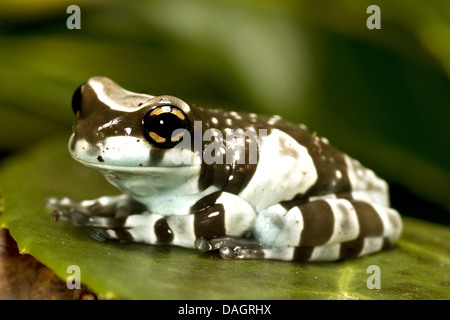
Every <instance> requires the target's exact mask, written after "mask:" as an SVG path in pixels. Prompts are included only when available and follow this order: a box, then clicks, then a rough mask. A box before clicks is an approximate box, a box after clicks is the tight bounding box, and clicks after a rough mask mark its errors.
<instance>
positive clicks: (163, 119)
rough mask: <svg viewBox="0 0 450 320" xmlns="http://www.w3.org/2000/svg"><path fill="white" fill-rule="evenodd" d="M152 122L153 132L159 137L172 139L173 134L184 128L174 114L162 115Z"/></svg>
mask: <svg viewBox="0 0 450 320" xmlns="http://www.w3.org/2000/svg"><path fill="white" fill-rule="evenodd" d="M155 118H156V119H155V120H154V121H152V124H151V128H152V129H151V130H152V131H153V132H154V133H156V134H157V135H158V136H160V137H163V138H166V139H170V138H171V137H172V132H173V131H174V130H176V129H178V128H182V127H183V126H182V121H181V119H180V118H178V117H177V116H176V115H174V114H172V113H162V114H160V115H157V116H156V117H155Z"/></svg>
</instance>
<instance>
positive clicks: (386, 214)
mask: <svg viewBox="0 0 450 320" xmlns="http://www.w3.org/2000/svg"><path fill="white" fill-rule="evenodd" d="M371 205H372V207H373V208H374V209H375V211H376V212H377V213H378V216H379V217H380V219H381V221H382V223H383V237H384V238H387V239H389V242H390V243H391V244H393V243H395V242H396V241H397V240H398V238H399V237H400V234H401V232H402V228H403V226H402V219H401V217H400V214H399V213H398V212H397V210H395V209H392V208H388V207H384V206H381V205H377V204H371Z"/></svg>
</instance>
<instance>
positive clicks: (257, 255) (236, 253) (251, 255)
mask: <svg viewBox="0 0 450 320" xmlns="http://www.w3.org/2000/svg"><path fill="white" fill-rule="evenodd" d="M219 252H220V256H221V257H222V258H224V259H250V260H259V259H264V249H263V248H262V247H260V246H259V247H255V246H254V247H241V246H236V247H223V248H221V249H220V251H219Z"/></svg>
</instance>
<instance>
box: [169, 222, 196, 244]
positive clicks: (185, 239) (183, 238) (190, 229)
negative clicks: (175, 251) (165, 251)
mask: <svg viewBox="0 0 450 320" xmlns="http://www.w3.org/2000/svg"><path fill="white" fill-rule="evenodd" d="M166 221H167V224H168V225H169V227H170V230H172V233H173V240H172V243H171V244H173V245H176V246H182V247H185V248H195V240H196V236H195V230H194V215H193V214H189V215H187V216H181V215H173V216H168V217H167V218H166Z"/></svg>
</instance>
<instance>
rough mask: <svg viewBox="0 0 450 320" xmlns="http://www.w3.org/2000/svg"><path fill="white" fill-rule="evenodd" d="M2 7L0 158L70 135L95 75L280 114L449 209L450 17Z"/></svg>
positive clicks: (181, 3) (415, 5)
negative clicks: (376, 18) (83, 90)
mask: <svg viewBox="0 0 450 320" xmlns="http://www.w3.org/2000/svg"><path fill="white" fill-rule="evenodd" d="M70 4H71V2H70V1H63V0H46V1H39V2H37V1H32V0H27V1H25V0H23V1H11V0H8V1H2V2H1V4H0V41H1V42H0V46H1V50H0V61H1V62H0V76H1V77H0V85H1V87H2V90H1V94H0V149H1V150H2V152H9V151H13V150H18V149H21V148H25V147H29V146H30V145H32V144H34V143H36V142H37V141H39V140H41V139H44V138H45V137H48V136H51V135H54V134H69V133H70V128H71V124H72V122H73V116H72V114H71V109H70V97H71V95H72V92H73V91H74V89H75V88H76V87H77V86H78V85H79V84H80V83H82V82H84V81H85V80H86V79H88V78H89V77H90V76H92V75H104V76H108V77H110V78H112V79H114V80H115V81H116V82H118V83H119V84H120V85H122V86H123V87H125V88H127V89H129V90H132V91H143V92H150V93H153V94H171V95H175V96H178V97H181V98H182V99H185V100H187V101H191V102H195V103H197V104H199V105H203V106H208V107H219V106H220V107H225V108H228V109H241V110H247V111H253V112H258V113H268V114H273V113H278V114H280V115H282V116H284V117H285V118H287V119H289V120H291V121H293V122H303V123H305V124H307V125H308V127H309V128H310V129H311V131H317V132H318V134H319V135H323V136H326V137H327V138H328V139H329V140H331V142H332V143H333V144H335V145H336V146H338V147H339V148H341V149H343V150H345V151H346V152H347V153H349V154H350V155H352V156H354V157H356V158H358V159H360V160H361V161H362V162H363V163H364V164H366V165H367V166H369V167H372V168H374V169H375V170H376V171H377V172H378V173H379V174H380V175H382V176H384V177H386V178H387V179H388V180H390V181H392V182H396V183H398V184H400V185H402V186H404V187H406V188H408V189H409V190H411V191H412V192H414V193H415V194H417V195H419V196H421V197H424V198H426V199H428V200H430V201H432V202H435V203H437V204H439V205H441V206H443V207H446V208H447V209H450V197H448V191H449V190H450V164H449V163H450V162H449V161H448V159H449V158H450V148H448V147H447V145H448V139H449V137H450V129H449V127H448V125H447V123H448V119H450V109H449V106H450V90H449V89H450V86H449V76H450V42H449V41H448V39H450V4H449V3H448V1H445V0H440V1H438V0H435V1H427V2H426V3H425V2H423V1H419V0H415V1H405V0H403V1H400V0H397V1H395V2H392V1H387V0H384V1H383V0H380V1H378V2H377V5H378V6H379V7H380V8H381V26H382V28H381V29H380V30H369V29H368V28H367V27H366V20H367V18H368V17H369V14H367V13H366V9H367V7H368V6H369V5H370V4H371V2H369V1H355V0H342V1H331V0H330V1H255V0H252V1H245V2H242V1H236V0H234V1H219V0H214V1H201V0H170V1H162V0H152V1H144V0H141V1H118V0H116V1H108V2H106V1H96V2H95V3H93V2H92V1H79V2H78V5H79V6H80V8H81V25H82V29H81V30H69V29H68V28H67V27H66V19H67V18H68V17H69V14H67V13H66V8H67V6H68V5H70Z"/></svg>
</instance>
